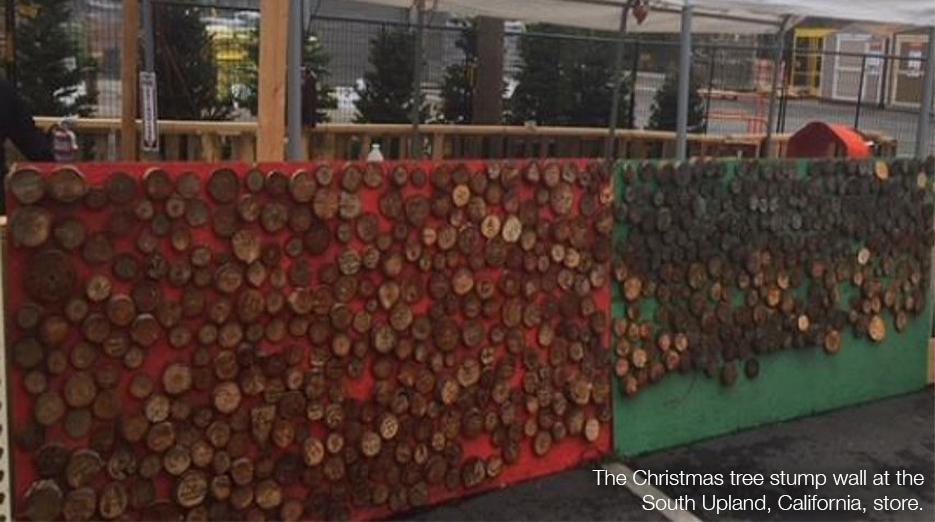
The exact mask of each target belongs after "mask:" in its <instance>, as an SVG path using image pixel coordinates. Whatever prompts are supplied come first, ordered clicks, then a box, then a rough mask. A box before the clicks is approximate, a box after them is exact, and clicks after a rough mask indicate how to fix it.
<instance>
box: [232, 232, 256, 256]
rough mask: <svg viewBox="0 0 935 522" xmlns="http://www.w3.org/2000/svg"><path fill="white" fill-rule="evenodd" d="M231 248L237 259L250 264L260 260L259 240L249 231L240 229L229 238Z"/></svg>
mask: <svg viewBox="0 0 935 522" xmlns="http://www.w3.org/2000/svg"><path fill="white" fill-rule="evenodd" d="M231 246H232V248H233V252H234V255H235V256H236V257H237V259H239V260H241V261H243V262H244V263H247V264H250V263H252V262H254V261H256V260H257V259H259V258H260V238H259V237H257V235H256V234H255V233H254V232H253V231H252V230H249V229H241V230H238V231H237V232H235V233H234V235H233V236H232V237H231Z"/></svg>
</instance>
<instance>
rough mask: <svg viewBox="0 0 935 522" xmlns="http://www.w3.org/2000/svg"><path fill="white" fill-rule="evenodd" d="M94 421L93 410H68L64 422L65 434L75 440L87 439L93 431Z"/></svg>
mask: <svg viewBox="0 0 935 522" xmlns="http://www.w3.org/2000/svg"><path fill="white" fill-rule="evenodd" d="M93 420H94V419H93V417H92V415H91V410H89V409H87V408H82V409H78V410H68V412H67V413H65V419H64V420H63V421H62V424H63V427H64V429H65V434H66V435H68V436H69V437H71V438H73V439H80V438H83V437H86V436H87V435H88V433H89V432H90V431H91V424H92V423H93Z"/></svg>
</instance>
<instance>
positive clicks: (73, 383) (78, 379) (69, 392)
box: [64, 371, 97, 408]
mask: <svg viewBox="0 0 935 522" xmlns="http://www.w3.org/2000/svg"><path fill="white" fill-rule="evenodd" d="M64 395H65V402H66V403H67V404H68V405H69V406H71V407H72V408H84V407H87V406H90V405H91V404H92V403H93V402H94V398H95V397H96V396H97V384H95V381H94V377H93V376H92V375H91V374H90V373H89V372H86V371H80V372H75V373H73V374H72V375H71V376H69V377H68V380H67V381H65V389H64Z"/></svg>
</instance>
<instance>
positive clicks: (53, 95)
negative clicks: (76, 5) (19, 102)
mask: <svg viewBox="0 0 935 522" xmlns="http://www.w3.org/2000/svg"><path fill="white" fill-rule="evenodd" d="M21 4H23V5H22V6H21V13H26V15H22V14H21V16H20V17H19V18H18V19H17V24H16V60H17V69H18V71H19V74H18V80H19V94H20V96H22V98H23V100H24V101H25V103H26V105H27V107H29V109H30V110H31V111H32V112H33V113H34V114H37V115H42V116H66V115H75V114H77V115H80V116H88V115H90V114H91V113H92V112H93V108H94V104H95V103H96V95H95V92H94V89H93V86H92V85H90V82H86V81H85V80H87V79H89V78H90V77H91V75H92V74H93V72H94V70H95V69H96V64H95V63H94V60H92V59H91V58H90V57H89V56H88V55H87V53H86V52H84V51H83V49H82V46H81V45H80V43H79V41H78V39H77V38H75V37H74V36H75V34H76V33H78V34H80V33H81V31H80V27H77V26H76V25H75V22H74V21H73V20H72V16H71V14H72V13H71V4H72V1H71V0H31V1H29V2H21ZM82 87H83V89H82ZM82 91H84V92H82Z"/></svg>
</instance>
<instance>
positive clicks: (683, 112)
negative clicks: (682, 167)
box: [675, 0, 694, 161]
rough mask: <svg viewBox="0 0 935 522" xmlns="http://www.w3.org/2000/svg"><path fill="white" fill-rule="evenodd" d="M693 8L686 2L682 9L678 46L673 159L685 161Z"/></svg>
mask: <svg viewBox="0 0 935 522" xmlns="http://www.w3.org/2000/svg"><path fill="white" fill-rule="evenodd" d="M693 10H694V7H693V6H692V4H691V3H690V2H689V1H687V0H686V2H685V7H684V8H682V33H681V39H680V44H679V92H678V114H677V118H676V127H675V134H676V136H675V159H677V160H679V161H685V159H686V158H687V157H688V101H689V92H688V90H689V88H690V86H691V78H690V77H689V76H691V70H692V68H691V65H692V64H691V59H692V11H693Z"/></svg>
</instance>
